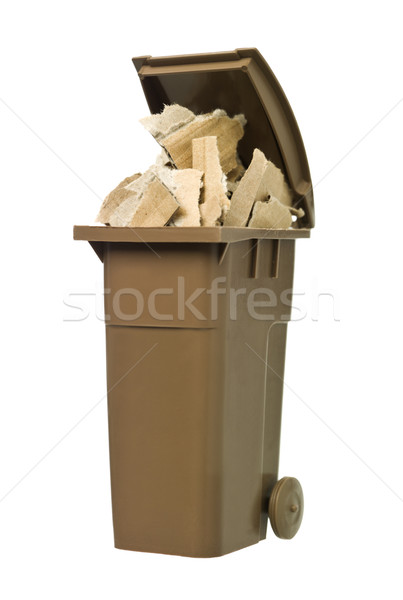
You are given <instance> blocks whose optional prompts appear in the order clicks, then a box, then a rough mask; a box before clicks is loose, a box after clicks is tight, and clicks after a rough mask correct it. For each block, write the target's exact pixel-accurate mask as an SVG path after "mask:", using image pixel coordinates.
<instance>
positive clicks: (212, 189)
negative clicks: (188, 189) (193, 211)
mask: <svg viewBox="0 0 403 600" xmlns="http://www.w3.org/2000/svg"><path fill="white" fill-rule="evenodd" d="M192 164H193V168H194V169H197V170H198V171H202V172H203V174H204V175H203V188H202V191H201V198H200V215H201V224H202V226H204V227H214V226H215V225H217V224H219V221H220V219H221V217H222V215H223V213H224V214H225V213H226V211H227V210H228V208H229V205H230V201H229V199H228V197H227V194H226V188H225V177H224V176H223V172H222V169H221V166H220V159H219V151H218V143H217V137H216V136H206V137H202V138H195V139H193V141H192Z"/></svg>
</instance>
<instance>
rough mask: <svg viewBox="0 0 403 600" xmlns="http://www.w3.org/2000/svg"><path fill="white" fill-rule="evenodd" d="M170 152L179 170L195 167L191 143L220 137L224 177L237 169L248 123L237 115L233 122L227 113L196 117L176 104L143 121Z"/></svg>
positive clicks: (221, 111) (218, 140)
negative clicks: (245, 127)
mask: <svg viewBox="0 0 403 600" xmlns="http://www.w3.org/2000/svg"><path fill="white" fill-rule="evenodd" d="M140 122H141V123H142V124H143V125H144V126H145V128H146V129H147V130H148V131H149V132H150V133H151V134H152V135H153V136H154V137H155V139H156V140H157V141H158V142H159V143H160V144H161V146H162V147H163V148H165V150H166V151H167V152H168V154H169V156H170V157H171V159H172V161H173V162H174V164H175V166H176V167H177V168H178V169H189V168H191V166H192V140H193V139H195V138H199V137H206V136H211V135H215V136H217V143H218V149H219V152H220V164H221V168H222V170H223V171H224V173H228V172H229V171H232V170H233V169H235V168H236V167H237V165H238V162H237V144H238V141H239V140H240V139H241V138H242V137H243V134H244V126H245V124H246V119H245V117H244V115H236V116H235V117H233V118H232V119H231V118H230V117H229V116H228V115H227V113H226V112H225V111H224V110H221V109H217V110H215V111H214V112H212V113H207V114H203V115H198V116H196V115H195V114H194V113H192V112H191V111H189V110H188V109H186V108H184V107H181V106H178V105H177V104H174V105H170V106H165V108H164V110H163V112H162V113H160V114H156V115H151V116H150V117H146V118H145V119H142V120H141V121H140Z"/></svg>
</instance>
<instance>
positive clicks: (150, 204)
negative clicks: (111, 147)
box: [109, 165, 179, 227]
mask: <svg viewBox="0 0 403 600" xmlns="http://www.w3.org/2000/svg"><path fill="white" fill-rule="evenodd" d="M168 170H169V169H168ZM161 171H163V168H159V169H158V168H157V167H156V166H155V165H153V167H151V168H150V169H148V170H147V171H146V172H145V173H144V174H143V175H142V176H141V177H139V178H138V179H137V180H136V181H133V182H132V183H130V184H129V186H127V189H130V191H131V194H130V195H129V196H128V197H127V198H126V199H125V200H124V201H123V202H122V203H121V204H120V205H119V206H118V208H117V209H116V210H115V212H114V213H113V214H112V215H111V217H110V219H109V222H110V225H112V226H113V227H162V226H164V225H166V223H167V222H168V221H169V219H170V218H171V217H172V215H173V214H174V213H175V212H176V210H177V209H178V208H179V204H178V202H177V201H176V200H175V198H174V196H173V195H172V194H171V192H170V191H169V189H168V188H167V187H166V186H165V185H164V183H163V181H161V179H160V177H158V175H157V174H156V173H157V172H158V173H159V174H161Z"/></svg>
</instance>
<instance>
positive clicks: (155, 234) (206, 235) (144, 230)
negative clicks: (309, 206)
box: [73, 225, 311, 243]
mask: <svg viewBox="0 0 403 600" xmlns="http://www.w3.org/2000/svg"><path fill="white" fill-rule="evenodd" d="M310 235H311V232H310V229H255V228H251V227H166V226H165V227H110V226H107V225H75V226H74V230H73V237H74V239H75V240H83V241H87V242H126V243H127V242H129V243H150V242H153V243H192V242H193V243H232V242H241V241H245V240H265V239H266V240H279V239H298V238H309V237H310Z"/></svg>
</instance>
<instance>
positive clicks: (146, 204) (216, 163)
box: [97, 104, 303, 229]
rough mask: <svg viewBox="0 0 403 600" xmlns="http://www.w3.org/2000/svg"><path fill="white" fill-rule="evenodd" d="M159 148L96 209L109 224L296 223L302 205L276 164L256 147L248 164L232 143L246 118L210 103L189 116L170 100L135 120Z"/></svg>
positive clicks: (284, 226)
mask: <svg viewBox="0 0 403 600" xmlns="http://www.w3.org/2000/svg"><path fill="white" fill-rule="evenodd" d="M141 123H142V124H143V125H144V127H145V128H146V129H147V130H148V131H149V132H150V133H151V134H152V135H153V137H154V138H155V139H156V140H157V142H158V143H159V144H160V146H161V147H162V150H161V152H160V154H159V156H158V158H157V160H156V162H155V164H154V165H152V166H151V167H150V168H149V169H147V171H146V172H145V173H144V174H142V175H141V174H139V173H136V174H135V175H132V176H130V177H127V178H126V179H124V180H123V181H121V182H120V183H119V185H118V186H117V187H116V188H115V189H114V190H113V191H112V192H110V194H109V195H108V196H107V197H106V198H105V200H104V201H103V203H102V206H101V209H100V211H99V214H98V216H97V220H98V221H100V222H101V223H105V224H108V225H112V226H115V227H124V226H129V227H162V226H164V225H171V226H175V227H199V226H200V225H201V226H203V227H215V226H220V225H224V226H226V227H247V226H249V227H257V228H276V229H288V228H289V227H298V222H297V219H299V218H300V217H301V216H303V211H302V210H300V209H298V210H297V209H294V208H293V206H292V204H293V195H292V192H291V190H290V188H289V187H288V185H287V182H286V181H285V178H284V175H283V173H282V172H281V170H280V169H279V168H278V167H276V165H274V164H273V163H272V162H271V161H270V160H268V159H267V158H266V156H265V155H264V154H263V152H262V151H261V150H259V149H258V148H256V149H255V150H254V152H253V157H252V160H251V163H250V164H249V166H248V168H247V169H246V170H245V167H244V165H243V164H242V161H241V159H240V157H239V155H238V152H237V145H238V142H239V140H240V139H241V138H242V136H243V134H244V127H245V126H247V122H246V120H245V117H244V116H243V115H235V116H234V117H232V118H231V117H230V116H228V115H227V113H226V112H225V111H224V110H221V109H217V110H215V111H213V112H211V113H208V114H200V115H195V114H194V113H193V112H192V111H191V110H189V109H188V108H186V107H184V106H179V105H178V104H172V105H169V106H165V107H164V110H163V111H162V112H161V113H160V114H154V115H150V116H149V117H145V118H144V119H142V120H141Z"/></svg>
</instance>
